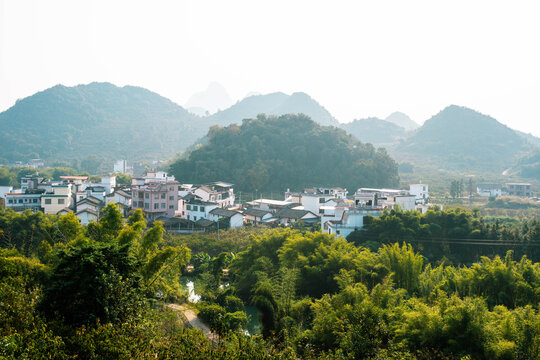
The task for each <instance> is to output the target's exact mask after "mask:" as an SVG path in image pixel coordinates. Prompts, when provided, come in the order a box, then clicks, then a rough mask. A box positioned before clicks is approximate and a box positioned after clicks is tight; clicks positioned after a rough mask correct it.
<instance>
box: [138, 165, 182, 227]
mask: <svg viewBox="0 0 540 360" xmlns="http://www.w3.org/2000/svg"><path fill="white" fill-rule="evenodd" d="M178 185H179V184H178V181H175V180H174V177H167V176H166V175H165V176H159V177H152V176H147V177H143V178H133V179H132V186H131V188H132V190H131V196H132V198H131V206H132V208H133V209H142V210H143V211H144V212H145V214H146V216H147V218H148V219H150V220H154V219H156V218H158V217H160V216H164V217H174V215H175V212H176V211H177V210H178Z"/></svg>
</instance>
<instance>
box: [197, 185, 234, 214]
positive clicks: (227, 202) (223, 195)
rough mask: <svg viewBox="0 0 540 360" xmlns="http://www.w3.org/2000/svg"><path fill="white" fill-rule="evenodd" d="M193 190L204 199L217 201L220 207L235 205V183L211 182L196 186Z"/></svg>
mask: <svg viewBox="0 0 540 360" xmlns="http://www.w3.org/2000/svg"><path fill="white" fill-rule="evenodd" d="M191 192H192V193H193V194H195V195H196V196H198V197H199V198H201V199H202V201H208V202H213V203H217V204H218V206H219V207H220V208H228V207H231V206H233V205H234V201H235V195H234V189H233V184H230V183H226V182H223V181H217V182H213V183H210V184H204V185H199V186H194V187H192V189H191Z"/></svg>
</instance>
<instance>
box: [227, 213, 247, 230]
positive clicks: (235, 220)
mask: <svg viewBox="0 0 540 360" xmlns="http://www.w3.org/2000/svg"><path fill="white" fill-rule="evenodd" d="M230 225H231V227H232V228H239V227H242V226H244V216H243V215H242V214H240V213H238V214H235V215H233V216H231V221H230Z"/></svg>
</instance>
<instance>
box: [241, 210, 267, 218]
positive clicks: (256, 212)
mask: <svg viewBox="0 0 540 360" xmlns="http://www.w3.org/2000/svg"><path fill="white" fill-rule="evenodd" d="M271 213H272V212H270V211H267V210H262V209H255V208H249V209H246V210H245V211H244V214H245V215H250V216H256V217H263V216H264V215H266V214H271Z"/></svg>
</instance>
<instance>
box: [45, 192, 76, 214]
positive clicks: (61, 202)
mask: <svg viewBox="0 0 540 360" xmlns="http://www.w3.org/2000/svg"><path fill="white" fill-rule="evenodd" d="M48 200H50V203H48V202H49V201H48ZM70 206H71V196H68V195H42V196H41V207H42V208H43V212H44V213H45V214H56V213H57V212H59V211H60V210H62V209H63V208H66V207H70Z"/></svg>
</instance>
